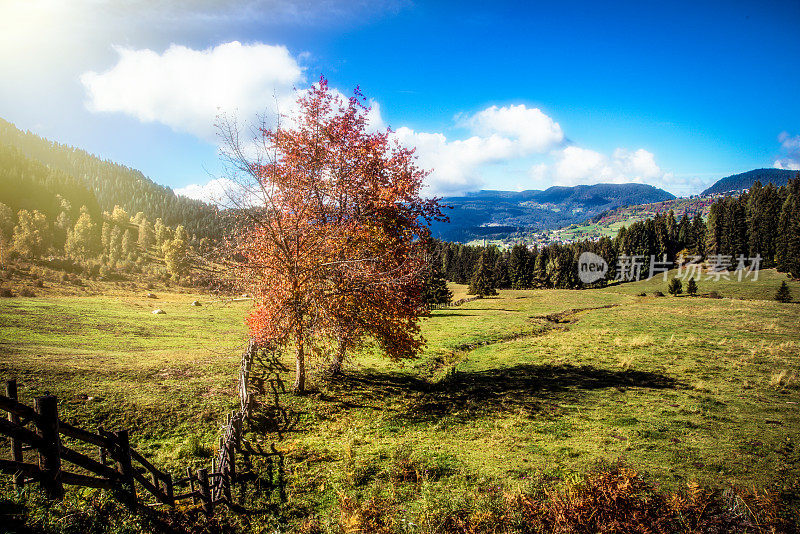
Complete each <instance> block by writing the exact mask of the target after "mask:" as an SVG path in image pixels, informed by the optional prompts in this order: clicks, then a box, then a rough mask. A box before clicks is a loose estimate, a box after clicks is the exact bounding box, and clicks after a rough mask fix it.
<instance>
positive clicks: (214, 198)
mask: <svg viewBox="0 0 800 534" xmlns="http://www.w3.org/2000/svg"><path fill="white" fill-rule="evenodd" d="M238 190H239V187H238V186H237V184H236V182H234V181H233V180H230V179H228V178H216V179H214V180H211V181H209V182H208V183H206V184H203V185H201V184H190V185H187V186H186V187H181V188H179V189H175V194H176V195H181V196H184V197H187V198H193V199H195V200H202V201H203V202H208V203H209V204H218V205H225V204H227V203H228V200H229V198H230V195H231V194H232V192H234V191H238Z"/></svg>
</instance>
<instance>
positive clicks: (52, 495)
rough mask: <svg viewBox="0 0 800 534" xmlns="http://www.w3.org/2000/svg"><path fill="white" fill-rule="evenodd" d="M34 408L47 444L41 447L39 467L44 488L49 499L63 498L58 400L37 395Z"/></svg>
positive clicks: (41, 433)
mask: <svg viewBox="0 0 800 534" xmlns="http://www.w3.org/2000/svg"><path fill="white" fill-rule="evenodd" d="M34 409H35V410H36V413H37V414H38V415H39V420H38V421H37V422H36V426H37V427H38V429H39V436H40V437H41V438H42V439H43V440H44V442H45V444H44V446H42V448H40V449H39V468H40V469H41V470H42V471H44V472H43V473H42V480H41V483H42V488H44V491H45V493H46V494H47V497H48V498H49V499H62V498H63V497H64V486H63V485H62V484H61V439H60V438H59V436H58V400H57V399H56V398H55V397H54V396H52V395H47V396H45V397H36V399H34Z"/></svg>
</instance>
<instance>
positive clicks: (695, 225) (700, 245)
mask: <svg viewBox="0 0 800 534" xmlns="http://www.w3.org/2000/svg"><path fill="white" fill-rule="evenodd" d="M691 235H692V246H687V248H688V249H689V251H690V252H691V253H692V254H697V255H700V256H702V255H703V253H704V252H705V238H706V223H704V222H703V217H702V216H701V215H700V214H699V213H697V214H695V216H694V218H693V219H692V234H691Z"/></svg>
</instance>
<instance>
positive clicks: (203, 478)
mask: <svg viewBox="0 0 800 534" xmlns="http://www.w3.org/2000/svg"><path fill="white" fill-rule="evenodd" d="M197 480H198V481H199V482H200V495H201V496H202V499H203V510H204V511H205V513H206V515H208V516H209V517H211V516H212V515H213V514H214V500H213V499H212V497H211V487H210V486H209V485H208V470H206V469H198V470H197Z"/></svg>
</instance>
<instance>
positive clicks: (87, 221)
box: [64, 206, 98, 260]
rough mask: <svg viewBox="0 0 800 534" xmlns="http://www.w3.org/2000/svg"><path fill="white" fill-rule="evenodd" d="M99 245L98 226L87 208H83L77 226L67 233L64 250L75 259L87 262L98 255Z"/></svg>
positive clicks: (76, 222)
mask: <svg viewBox="0 0 800 534" xmlns="http://www.w3.org/2000/svg"><path fill="white" fill-rule="evenodd" d="M97 245H98V243H97V225H96V224H95V223H94V222H93V221H92V217H91V215H89V210H88V209H87V208H86V206H82V207H81V214H80V215H79V216H78V220H77V221H75V226H74V227H73V228H72V229H71V230H70V231H69V232H67V242H66V245H65V246H64V250H65V252H66V253H67V254H69V255H70V256H72V257H73V258H80V259H84V260H86V259H89V258H91V257H92V256H94V255H96V254H97V252H98V246H97Z"/></svg>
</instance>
